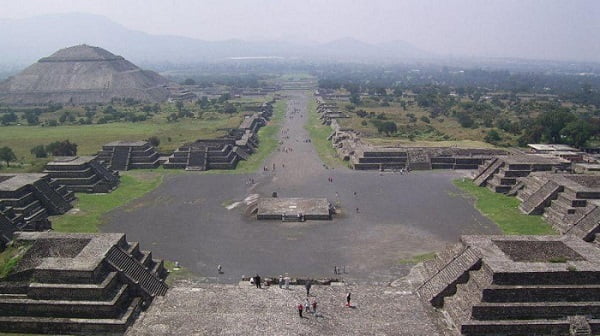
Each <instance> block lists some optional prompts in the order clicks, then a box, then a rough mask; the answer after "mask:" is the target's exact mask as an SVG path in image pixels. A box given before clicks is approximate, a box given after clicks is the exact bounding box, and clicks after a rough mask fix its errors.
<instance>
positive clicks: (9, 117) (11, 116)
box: [0, 112, 17, 125]
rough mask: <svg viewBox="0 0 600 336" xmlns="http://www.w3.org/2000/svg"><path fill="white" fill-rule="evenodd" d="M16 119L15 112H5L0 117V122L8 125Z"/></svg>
mask: <svg viewBox="0 0 600 336" xmlns="http://www.w3.org/2000/svg"><path fill="white" fill-rule="evenodd" d="M16 121H17V115H16V114H15V112H10V113H5V114H4V115H2V118H0V123H2V125H8V124H10V123H13V122H16Z"/></svg>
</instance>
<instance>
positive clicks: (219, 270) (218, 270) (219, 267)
mask: <svg viewBox="0 0 600 336" xmlns="http://www.w3.org/2000/svg"><path fill="white" fill-rule="evenodd" d="M217 273H219V274H223V267H221V265H217Z"/></svg>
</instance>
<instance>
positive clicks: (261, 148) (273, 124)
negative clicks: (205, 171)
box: [209, 100, 287, 174]
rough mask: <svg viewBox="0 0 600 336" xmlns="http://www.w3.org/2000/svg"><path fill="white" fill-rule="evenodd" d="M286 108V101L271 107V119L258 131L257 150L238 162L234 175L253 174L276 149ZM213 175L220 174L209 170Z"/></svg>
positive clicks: (279, 101) (278, 102)
mask: <svg viewBox="0 0 600 336" xmlns="http://www.w3.org/2000/svg"><path fill="white" fill-rule="evenodd" d="M286 108H287V101H286V100H278V101H277V102H276V103H275V105H274V106H273V117H272V118H271V120H270V121H269V123H268V124H267V126H265V127H262V128H261V129H260V130H258V150H257V151H256V153H254V154H252V155H250V157H249V158H248V160H246V161H240V162H239V163H238V166H237V168H236V169H235V170H233V171H231V172H232V173H235V174H246V173H253V172H255V171H256V170H258V169H259V167H261V166H262V165H263V163H264V161H265V159H266V158H267V156H269V154H271V153H272V152H273V151H274V150H275V148H277V145H278V144H277V134H278V133H279V130H280V129H281V122H282V121H283V117H284V116H285V110H286ZM209 172H213V173H222V172H223V171H219V170H209Z"/></svg>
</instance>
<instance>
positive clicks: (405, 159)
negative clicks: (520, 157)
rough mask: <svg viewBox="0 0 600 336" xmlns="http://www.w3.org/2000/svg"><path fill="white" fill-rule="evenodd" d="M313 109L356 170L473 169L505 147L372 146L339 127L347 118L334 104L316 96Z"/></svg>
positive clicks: (342, 155)
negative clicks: (339, 121)
mask: <svg viewBox="0 0 600 336" xmlns="http://www.w3.org/2000/svg"><path fill="white" fill-rule="evenodd" d="M316 99H317V113H318V114H319V118H320V119H321V120H322V121H323V124H326V125H329V126H330V127H331V129H332V133H331V135H330V136H329V139H330V140H331V142H332V145H333V147H334V148H335V149H336V151H337V153H338V155H339V156H340V158H342V159H343V160H345V161H349V163H350V167H352V168H353V169H356V170H395V169H410V170H429V169H476V168H477V167H478V166H479V165H481V164H483V163H484V162H486V161H487V160H489V159H491V158H493V157H494V156H496V155H505V154H507V151H506V150H502V149H490V148H458V147H415V146H374V145H371V144H368V143H366V142H365V141H363V140H362V138H361V137H360V134H359V133H358V132H356V131H354V130H352V129H342V128H341V127H340V125H339V123H338V122H337V119H340V118H347V115H346V114H344V113H343V112H340V111H338V110H337V109H336V108H337V107H336V104H332V103H327V102H325V101H324V100H323V98H322V97H317V98H316Z"/></svg>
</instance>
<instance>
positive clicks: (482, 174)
mask: <svg viewBox="0 0 600 336" xmlns="http://www.w3.org/2000/svg"><path fill="white" fill-rule="evenodd" d="M503 165H504V162H503V161H502V160H500V159H499V158H497V157H496V158H493V159H491V160H489V161H488V162H486V163H485V164H484V165H483V166H482V167H481V168H480V170H479V171H478V173H477V175H475V178H474V179H473V183H475V185H477V186H478V187H482V186H484V185H485V184H486V182H487V180H488V179H490V178H491V177H492V176H493V175H494V174H495V173H496V172H497V171H498V169H500V168H501V167H502V166H503Z"/></svg>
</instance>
